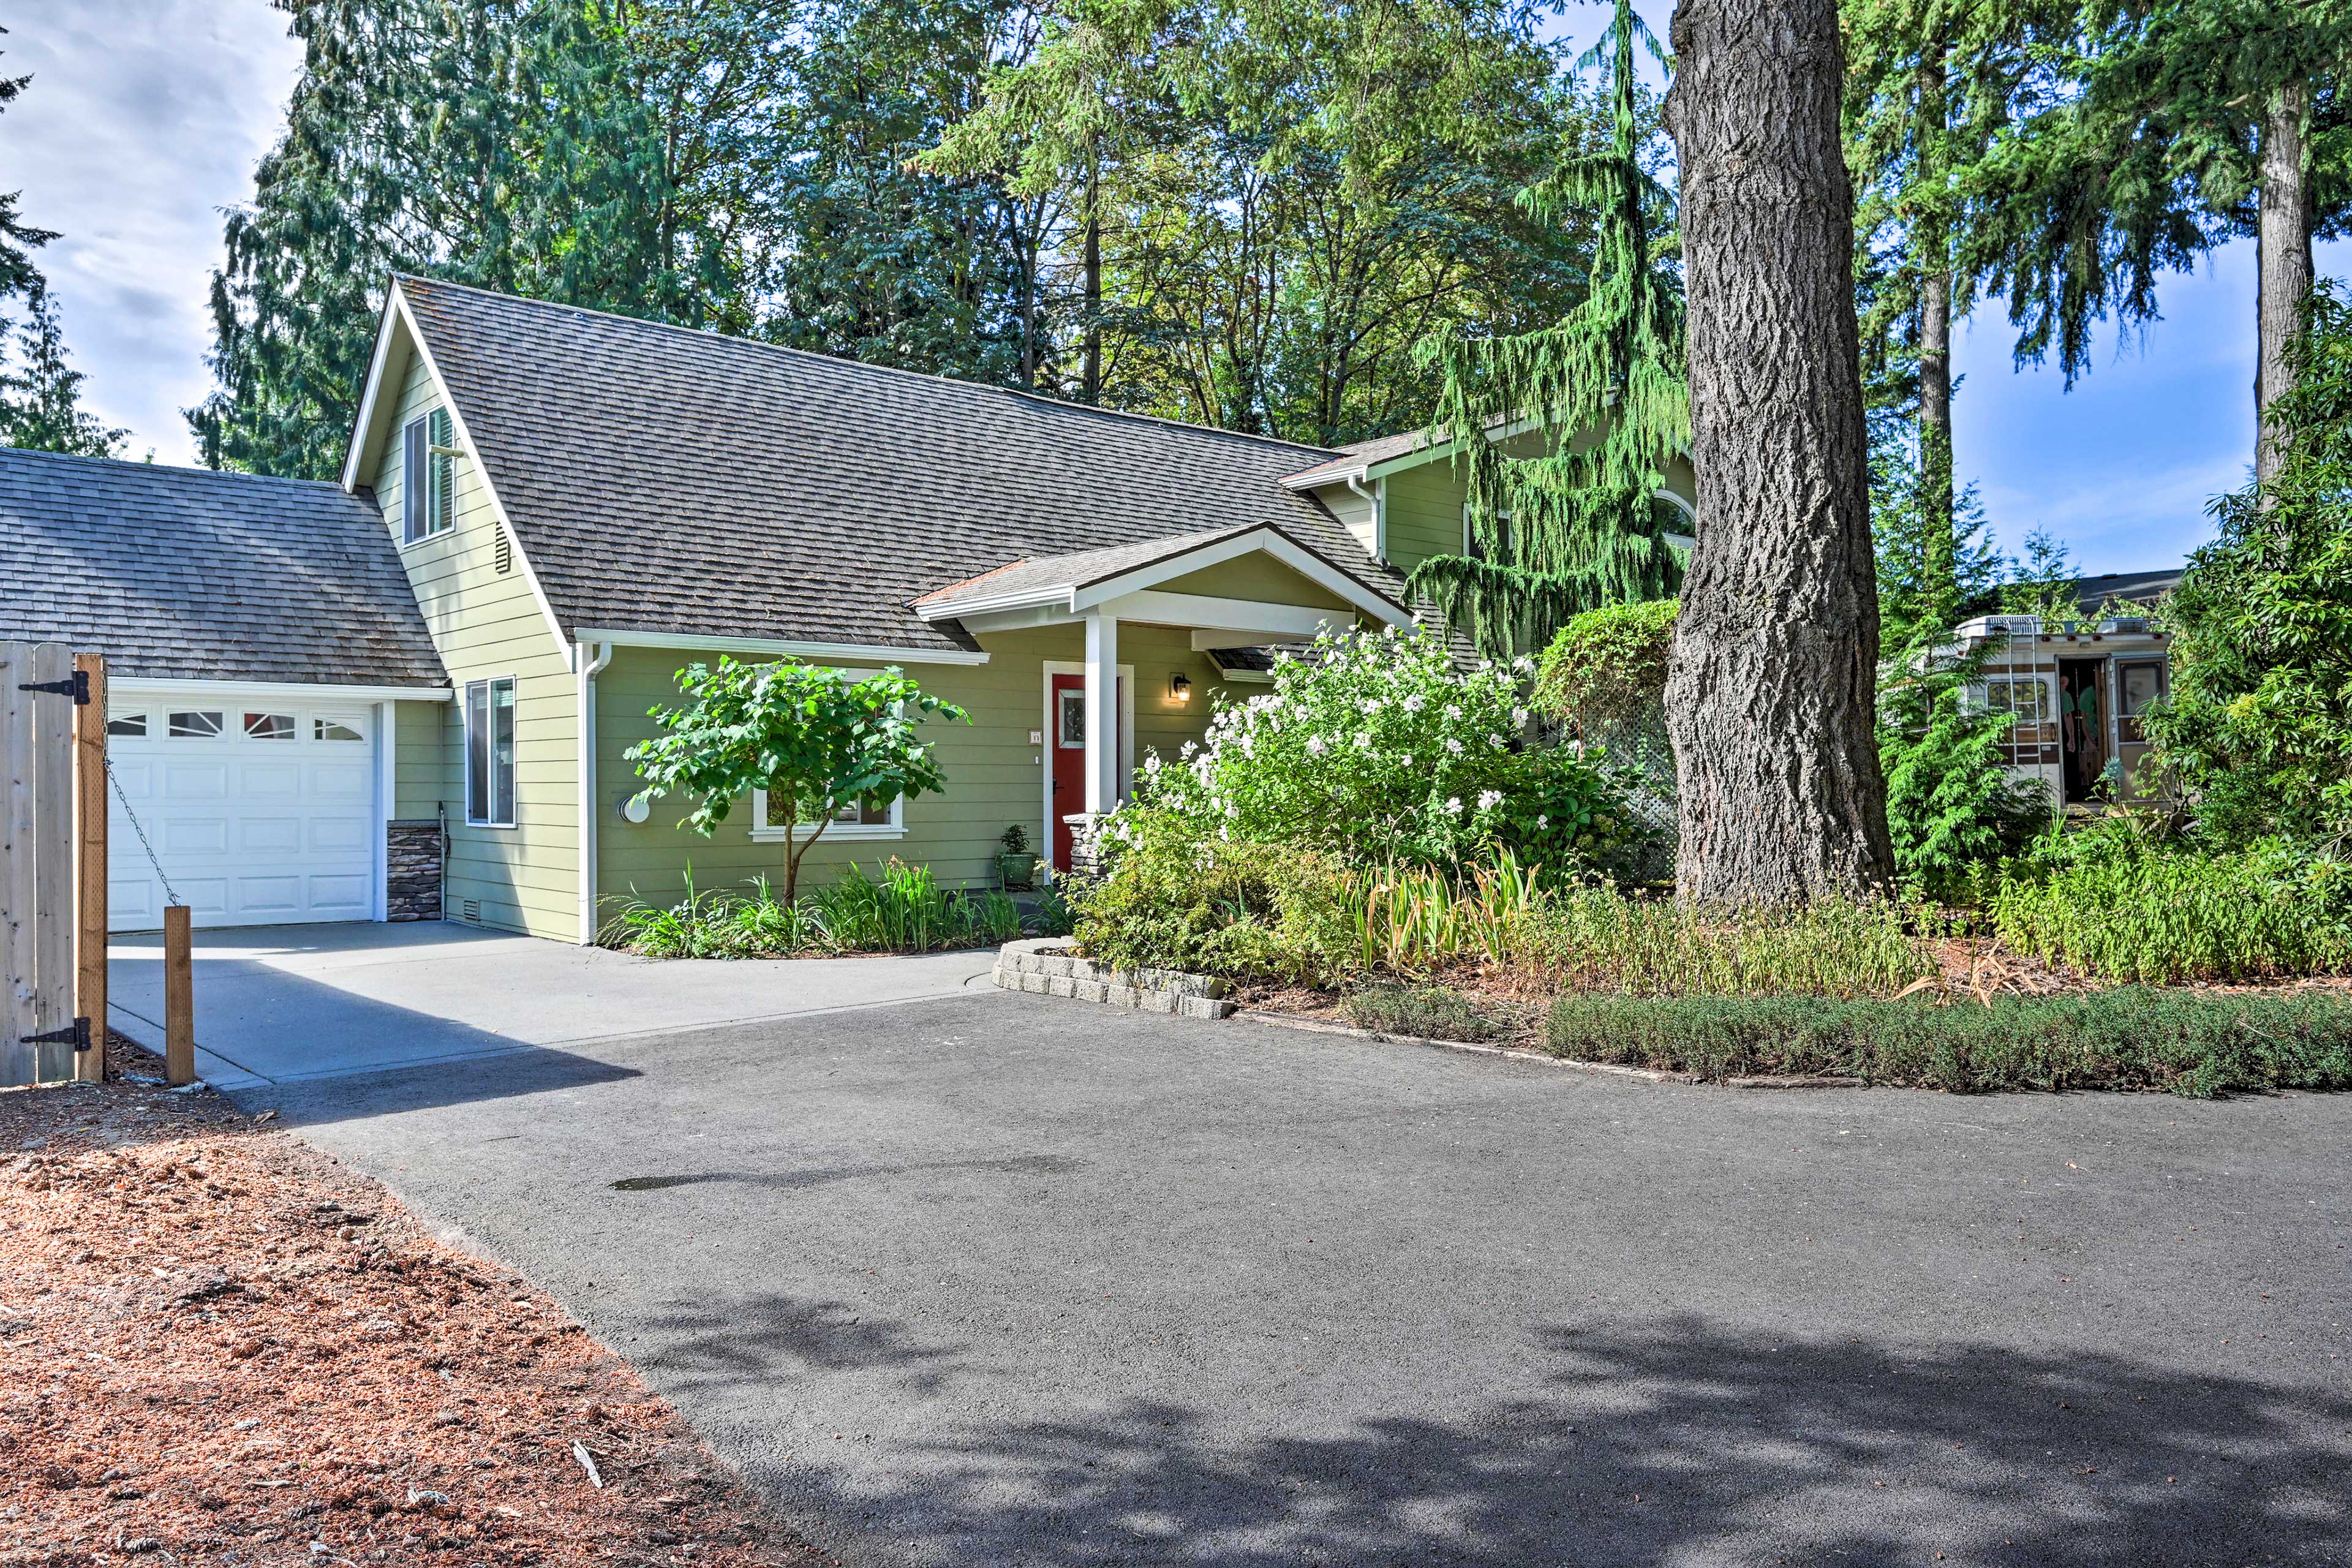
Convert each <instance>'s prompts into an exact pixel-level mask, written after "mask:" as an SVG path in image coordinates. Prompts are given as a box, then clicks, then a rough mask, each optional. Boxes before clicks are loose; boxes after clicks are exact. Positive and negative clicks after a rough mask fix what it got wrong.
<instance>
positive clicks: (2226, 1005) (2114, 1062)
mask: <svg viewBox="0 0 2352 1568" xmlns="http://www.w3.org/2000/svg"><path fill="white" fill-rule="evenodd" d="M1544 1043H1545V1047H1546V1048H1547V1049H1548V1050H1549V1051H1551V1052H1552V1053H1553V1054H1555V1055H1558V1056H1562V1057H1569V1058H1575V1059H1578V1060H1583V1061H1603V1062H1617V1063H1623V1064H1628V1065H1632V1066H1638V1067H1645V1068H1658V1069H1662V1070H1664V1071H1668V1072H1687V1073H1695V1074H1696V1075H1698V1076H1700V1077H1703V1078H1709V1079H1724V1078H1736V1077H1740V1076H1743V1075H1748V1074H1759V1075H1764V1074H1769V1075H1774V1076H1780V1075H1799V1074H1801V1075H1812V1074H1821V1075H1831V1076H1836V1077H1842V1078H1856V1079H1862V1080H1863V1081H1864V1082H1866V1083H1873V1084H1901V1085H1912V1086H1916V1087H1920V1088H1927V1089H1947V1090H1950V1091H1952V1092H1954V1093H1963V1094H1970V1093H1984V1092H1988V1091H1992V1090H1999V1089H2043V1090H2054V1089H2165V1090H2168V1091H2169V1092H2170V1093H2173V1094H2178V1095H2183V1096H2189V1097H2192V1098H2200V1099H2201V1098H2206V1097H2210V1096H2212V1095H2217V1094H2227V1093H2231V1092H2232V1091H2236V1090H2263V1089H2346V1088H2352V1003H2347V1002H2345V1001H2344V1000H2342V999H2340V998H2338V997H2335V996H2329V995H2314V994H2303V995H2293V996H2276V995H2273V996H2227V995H2211V994H2197V993H2186V994H2184V993H2179V992H2163V991H2152V990H2143V989H2141V988H2138V987H2136V986H2133V987H2126V988H2124V989H2121V990H2116V991H2101V992H2089V993H2084V994H2078V995H2069V996H2040V997H2011V996H2001V997H1995V998H1994V999H1993V1000H1992V1002H1991V1004H1990V1005H1982V1004H1979V1003H1978V1002H1976V1001H1974V1000H1966V1001H1959V1002H1953V1003H1944V1004H1939V1003H1937V1001H1935V1000H1933V999H1928V998H1919V999H1910V998H1906V999H1903V1000H1853V1001H1840V1000H1836V999H1833V998H1828V997H1813V996H1780V997H1747V998H1740V999H1737V1000H1729V999H1724V998H1719V997H1708V996H1674V997H1657V998H1650V997H1643V998H1634V997H1622V996H1563V997H1561V998H1559V1001H1557V1002H1556V1003H1554V1004H1553V1005H1552V1011H1551V1016H1550V1018H1549V1020H1548V1021H1547V1026H1546V1029H1545V1040H1544Z"/></svg>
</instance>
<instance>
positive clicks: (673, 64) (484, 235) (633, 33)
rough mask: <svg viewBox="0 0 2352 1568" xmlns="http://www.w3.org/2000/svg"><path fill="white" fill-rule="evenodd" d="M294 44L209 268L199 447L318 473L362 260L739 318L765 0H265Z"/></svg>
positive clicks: (368, 325)
mask: <svg viewBox="0 0 2352 1568" xmlns="http://www.w3.org/2000/svg"><path fill="white" fill-rule="evenodd" d="M278 4H279V5H281V6H282V7H284V8H285V9H287V10H289V12H290V13H291V14H292V16H293V31H294V34H295V36H296V37H299V38H300V39H301V40H302V42H303V46H304V64H303V72H302V76H301V78H300V79H299V81H298V82H297V84H296V87H295V90H294V95H293V99H292V101H291V103H290V106H289V111H288V119H287V127H286V131H285V133H284V134H283V135H282V136H281V137H280V138H279V140H278V144H277V146H276V147H275V148H273V149H272V151H271V152H270V153H269V154H268V156H267V157H266V158H265V159H264V160H263V161H262V163H261V166H260V169H259V171H258V174H257V181H256V189H255V196H254V200H253V202H252V204H251V205H248V206H247V207H244V208H240V209H238V210H237V211H236V212H234V213H232V214H231V215H230V216H229V219H228V223H227V226H226V260H225V263H224V265H223V267H222V268H221V270H220V271H219V272H218V273H216V274H215V278H214V282H213V299H212V309H213V319H214V333H215V342H214V351H213V353H212V356H211V360H210V363H211V364H212V367H213V371H214V374H215V378H216V379H217V381H218V383H219V385H218V389H217V390H216V391H215V393H214V394H213V395H212V396H211V397H209V398H207V399H206V400H205V403H204V404H203V405H200V406H199V407H197V408H194V409H192V410H190V411H188V419H189V423H190V426H191V427H192V428H193V429H194V432H195V434H196V437H197V439H198V443H199V447H200V448H201V450H202V452H203V455H204V459H205V462H206V463H208V464H210V465H212V466H215V467H230V468H250V469H254V470H257V471H260V472H267V473H283V474H294V475H300V476H304V477H309V478H325V477H329V476H331V475H332V474H333V473H334V472H335V471H336V469H337V468H338V467H339V465H340V463H341V457H342V445H343V441H344V438H345V436H346V433H347V432H348V431H349V429H350V427H351V421H352V413H353V402H354V399H355V398H356V397H357V395H358V391H359V387H360V384H361V382H362V379H363V376H364V374H365V371H366V367H367V362H368V357H369V354H370V352H371V350H372V348H373V333H374V327H375V320H376V310H377V307H378V305H379V304H380V301H381V300H382V294H383V286H384V279H385V278H386V276H387V275H388V274H390V273H392V272H394V271H413V272H418V273H425V274H429V275H432V276H436V277H441V278H446V279H453V280H455V281H459V282H466V283H474V284H479V285H482V286H485V287H488V288H495V289H510V290H514V291H517V292H521V293H526V294H534V295H538V296H539V297H541V298H547V299H556V300H565V301H567V302H570V303H574V304H581V305H589V306H595V307H601V308H605V309H612V310H623V311H626V312H629V313H632V314H636V315H641V316H648V317H653V318H655V319H659V320H670V321H687V322H693V323H697V324H699V323H702V322H715V323H723V324H729V325H733V326H737V327H739V328H740V327H741V326H744V325H747V324H749V322H750V321H751V312H750V310H749V309H748V307H747V305H746V302H745V296H746V289H747V287H748V285H747V280H746V278H745V276H744V274H745V271H746V268H745V265H744V258H743V255H742V249H743V247H744V246H745V245H746V243H747V237H745V236H744V235H743V233H742V232H741V228H740V223H739V220H740V216H741V214H742V212H743V211H744V209H746V208H747V207H749V206H750V205H751V201H750V188H749V184H748V182H747V180H746V178H745V174H746V172H747V171H748V170H749V169H750V168H751V166H752V165H753V164H754V163H756V156H755V153H754V150H755V149H761V148H764V147H766V146H767V145H768V142H767V139H766V122H765V116H766V115H767V114H768V112H769V110H770V108H771V106H772V100H773V97H774V93H775V83H776V79H777V73H778V71H779V69H780V65H779V58H780V57H779V56H778V53H777V50H776V48H775V46H774V43H773V39H772V35H773V34H775V33H778V32H781V31H782V25H783V22H784V20H785V18H786V11H785V7H784V0H709V3H704V4H690V3H688V0H635V3H625V0H586V3H584V4H554V3H551V0H278Z"/></svg>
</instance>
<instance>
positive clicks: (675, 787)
mask: <svg viewBox="0 0 2352 1568" xmlns="http://www.w3.org/2000/svg"><path fill="white" fill-rule="evenodd" d="M677 689H678V692H679V694H680V695H681V696H683V697H684V698H685V699H686V700H685V701H684V702H681V703H679V704H678V705H677V707H675V708H660V707H656V708H654V709H651V710H648V711H649V712H650V713H651V715H652V717H653V719H654V721H655V722H656V723H658V724H659V725H660V726H661V727H662V729H663V730H664V731H666V733H664V734H661V735H657V736H656V737H655V738H654V739H652V740H650V741H641V742H638V743H637V744H635V745H634V746H632V747H630V748H629V749H628V752H626V753H625V754H626V755H627V757H628V759H629V760H630V761H631V762H633V763H636V764H637V775H638V776H639V777H640V778H642V779H644V780H645V781H646V790H645V793H646V795H656V796H659V795H678V794H683V795H690V796H692V797H693V799H694V803H695V804H694V809H693V810H692V811H690V812H688V814H687V815H686V817H685V819H684V820H683V821H682V822H680V823H679V824H678V826H681V827H690V828H692V829H694V831H696V832H697V833H699V834H701V835H702V836H703V837H706V838H707V837H709V836H710V835H711V833H712V832H713V831H715V830H716V829H717V828H718V826H719V824H720V823H722V822H724V821H726V820H727V816H728V813H729V812H730V811H731V810H733V809H734V806H735V803H736V802H737V801H738V800H740V799H742V798H743V797H744V796H745V795H748V794H750V793H751V791H753V790H765V791H766V792H767V794H768V798H769V800H770V802H771V810H772V814H773V815H774V816H775V817H776V819H777V820H779V821H782V822H791V823H804V824H806V825H807V831H806V832H805V833H799V832H795V833H793V835H792V836H791V837H790V839H789V842H788V843H787V845H786V847H785V850H784V901H785V902H786V903H790V902H792V901H793V899H794V898H795V897H796V896H797V894H798V892H799V888H800V874H801V858H802V857H803V855H806V854H807V853H808V851H809V847H810V846H811V845H813V844H814V843H815V842H816V841H817V840H818V839H819V838H820V837H824V830H825V827H826V826H828V825H829V824H830V823H831V822H832V821H833V819H834V816H835V814H836V813H838V812H841V811H843V810H845V809H846V808H848V807H850V806H862V807H866V808H868V809H871V810H876V811H879V810H882V809H885V808H887V806H888V805H890V804H891V803H892V802H893V801H897V800H901V799H908V800H911V799H912V798H914V797H915V796H917V795H928V794H936V793H937V792H939V791H940V790H942V789H944V788H946V787H947V781H946V778H945V776H944V775H943V774H942V773H940V765H939V762H938V760H937V759H936V758H935V757H933V756H932V754H931V748H930V745H929V742H924V741H919V740H917V739H916V738H915V727H916V726H917V725H918V724H919V723H921V722H922V721H924V720H925V719H928V718H929V717H930V716H931V715H932V714H934V713H938V714H941V715H944V716H945V717H947V718H950V719H964V718H966V717H967V715H966V714H965V712H964V710H962V709H961V708H959V707H957V706H956V705H955V704H954V703H952V702H943V701H941V700H940V699H938V698H936V697H932V696H929V695H927V694H925V692H924V691H923V690H922V689H921V688H920V687H919V686H917V685H916V684H915V683H914V682H913V681H912V680H910V679H908V678H907V675H906V672H905V671H903V670H901V669H898V668H895V667H894V668H889V669H885V670H882V671H880V672H879V673H877V674H874V675H869V676H867V677H866V678H865V679H862V680H856V681H853V680H850V679H847V678H846V677H845V676H844V675H842V674H841V673H840V672H839V671H836V670H830V669H818V668H812V667H811V666H808V665H805V664H802V663H799V662H798V661H796V660H793V659H783V660H780V661H778V662H776V663H773V664H739V663H737V662H736V661H735V660H734V659H731V658H725V657H721V658H720V659H719V663H718V665H717V666H716V667H715V668H714V667H712V666H709V665H703V664H695V665H688V667H687V668H684V669H682V670H679V671H678V672H677Z"/></svg>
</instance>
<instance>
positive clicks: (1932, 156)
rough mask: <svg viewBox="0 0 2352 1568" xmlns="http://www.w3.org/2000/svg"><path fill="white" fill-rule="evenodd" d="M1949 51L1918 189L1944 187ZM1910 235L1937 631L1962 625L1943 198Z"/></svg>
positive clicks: (1933, 51) (1922, 79) (1938, 45)
mask: <svg viewBox="0 0 2352 1568" xmlns="http://www.w3.org/2000/svg"><path fill="white" fill-rule="evenodd" d="M1946 103H1947V93H1946V85H1945V77H1944V47H1943V42H1942V40H1941V39H1930V40H1929V41H1928V44H1927V48H1926V49H1925V50H1924V51H1923V58H1922V61H1921V65H1920V69H1919V103H1918V121H1917V126H1916V146H1917V149H1918V158H1919V175H1920V184H1924V185H1927V186H1928V187H1929V188H1930V189H1931V190H1934V189H1935V188H1936V187H1938V186H1940V184H1941V183H1942V178H1941V176H1942V174H1943V159H1944V152H1945V147H1944V143H1945V140H1946V136H1947V132H1948V127H1947V125H1946V117H1947V113H1948V110H1947V108H1946ZM1929 201H1930V204H1931V205H1929V206H1928V207H1927V209H1926V210H1925V211H1923V212H1921V213H1920V214H1919V216H1918V217H1917V219H1916V221H1915V223H1914V225H1913V228H1912V243H1913V245H1914V246H1915V247H1916V260H1917V263H1918V268H1919V521H1920V525H1921V527H1922V529H1923V530H1924V531H1925V533H1926V536H1927V538H1926V544H1927V561H1926V562H1925V563H1924V564H1925V566H1926V568H1927V570H1926V578H1927V599H1926V604H1925V605H1924V606H1923V607H1924V608H1925V610H1926V612H1927V616H1928V618H1929V619H1930V621H1931V622H1935V623H1940V624H1937V626H1936V629H1937V631H1938V632H1944V631H1948V630H1950V629H1951V626H1952V624H1954V623H1957V622H1958V618H1959V608H1960V605H1959V600H1960V585H1959V551H1958V541H1957V540H1956V539H1955V537H1954V532H1953V521H1952V240H1951V227H1950V225H1949V224H1948V222H1947V220H1946V217H1945V214H1944V210H1943V207H1942V205H1941V195H1940V193H1939V192H1938V193H1937V194H1936V195H1931V196H1930V198H1929Z"/></svg>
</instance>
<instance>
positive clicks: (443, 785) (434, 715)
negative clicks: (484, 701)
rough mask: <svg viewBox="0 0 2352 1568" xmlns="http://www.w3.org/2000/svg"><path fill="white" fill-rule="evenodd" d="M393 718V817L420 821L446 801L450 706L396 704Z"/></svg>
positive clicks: (439, 703)
mask: <svg viewBox="0 0 2352 1568" xmlns="http://www.w3.org/2000/svg"><path fill="white" fill-rule="evenodd" d="M392 715H393V717H392V722H393V732H392V782H393V788H392V815H393V816H398V817H406V818H408V819H410V820H412V821H421V820H423V819H424V818H426V817H429V816H433V815H434V813H436V811H438V810H440V808H441V802H442V801H443V800H444V799H446V798H447V795H446V792H447V789H448V784H449V745H448V738H447V736H446V734H444V733H443V731H444V729H445V727H446V725H447V723H448V721H449V704H448V703H446V702H395V703H394V704H393V705H392Z"/></svg>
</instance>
